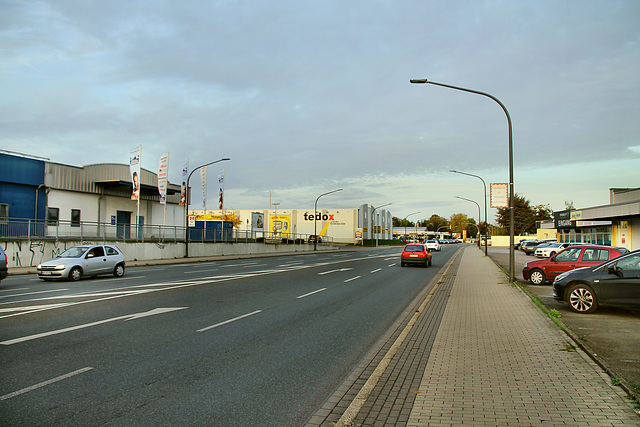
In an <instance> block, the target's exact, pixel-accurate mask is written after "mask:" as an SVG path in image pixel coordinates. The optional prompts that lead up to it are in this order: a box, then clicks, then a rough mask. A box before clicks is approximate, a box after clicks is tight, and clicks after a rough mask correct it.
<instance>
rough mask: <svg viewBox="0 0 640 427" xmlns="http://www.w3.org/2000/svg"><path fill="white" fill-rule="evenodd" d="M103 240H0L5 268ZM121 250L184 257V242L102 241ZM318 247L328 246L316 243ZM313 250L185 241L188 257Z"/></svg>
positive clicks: (133, 255) (143, 256)
mask: <svg viewBox="0 0 640 427" xmlns="http://www.w3.org/2000/svg"><path fill="white" fill-rule="evenodd" d="M100 243H105V242H103V241H99V242H92V241H82V242H81V241H58V242H54V241H31V242H29V241H5V242H0V245H2V248H3V249H4V251H5V252H6V254H7V260H8V267H9V268H16V267H35V266H37V265H38V264H40V263H41V262H43V261H46V260H49V259H51V258H53V257H55V256H56V255H58V254H60V253H61V252H63V251H65V250H66V249H68V248H70V247H72V246H76V245H80V244H100ZM106 244H112V245H115V246H117V247H118V248H120V249H121V250H122V252H123V253H124V255H125V261H145V260H157V259H179V258H184V256H185V244H184V243H124V242H121V241H120V242H106ZM318 249H319V250H322V249H329V247H326V246H323V245H318ZM306 251H313V245H312V244H311V245H310V244H307V243H298V244H264V243H189V257H206V256H224V255H229V256H231V255H249V254H261V253H266V254H277V253H284V252H306Z"/></svg>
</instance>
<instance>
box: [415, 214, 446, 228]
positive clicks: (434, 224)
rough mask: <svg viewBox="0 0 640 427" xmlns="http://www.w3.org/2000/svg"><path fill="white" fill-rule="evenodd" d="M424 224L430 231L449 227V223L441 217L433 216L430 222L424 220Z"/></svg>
mask: <svg viewBox="0 0 640 427" xmlns="http://www.w3.org/2000/svg"><path fill="white" fill-rule="evenodd" d="M422 223H423V224H424V226H425V227H426V228H427V230H429V231H438V228H440V227H443V228H444V227H446V226H448V225H449V221H447V219H446V218H443V217H441V216H440V215H436V214H433V215H431V218H429V219H428V220H422Z"/></svg>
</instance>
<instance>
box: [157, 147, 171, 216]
mask: <svg viewBox="0 0 640 427" xmlns="http://www.w3.org/2000/svg"><path fill="white" fill-rule="evenodd" d="M168 173H169V153H167V154H165V155H164V156H162V157H160V163H159V164H158V192H159V193H160V204H161V205H166V204H167V174H168Z"/></svg>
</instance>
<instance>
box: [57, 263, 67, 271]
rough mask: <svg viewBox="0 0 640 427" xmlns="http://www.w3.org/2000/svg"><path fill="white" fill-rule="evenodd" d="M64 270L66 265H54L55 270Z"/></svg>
mask: <svg viewBox="0 0 640 427" xmlns="http://www.w3.org/2000/svg"><path fill="white" fill-rule="evenodd" d="M65 268H67V265H66V264H58V265H56V270H64V269H65Z"/></svg>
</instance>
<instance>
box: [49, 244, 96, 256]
mask: <svg viewBox="0 0 640 427" xmlns="http://www.w3.org/2000/svg"><path fill="white" fill-rule="evenodd" d="M87 249H89V246H74V247H72V248H69V249H67V250H66V251H64V252H62V253H61V254H60V255H58V256H57V257H56V258H80V257H81V256H82V255H84V253H85V252H87Z"/></svg>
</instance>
